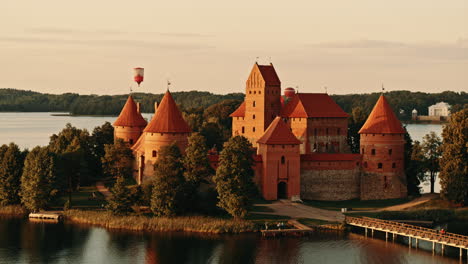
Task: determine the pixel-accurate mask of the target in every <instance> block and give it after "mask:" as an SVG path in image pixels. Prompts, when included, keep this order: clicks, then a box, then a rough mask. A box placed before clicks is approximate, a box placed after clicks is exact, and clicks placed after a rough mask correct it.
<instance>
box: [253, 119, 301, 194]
mask: <svg viewBox="0 0 468 264" xmlns="http://www.w3.org/2000/svg"><path fill="white" fill-rule="evenodd" d="M300 144H301V141H299V140H298V139H297V138H296V137H295V136H294V134H293V133H292V132H291V130H290V128H289V127H288V125H287V124H286V123H284V122H283V120H282V119H281V118H280V117H276V118H275V119H274V120H273V122H272V123H271V124H270V126H269V127H268V128H267V130H266V131H265V133H264V134H263V136H262V137H261V138H260V139H259V140H258V148H257V154H258V155H261V156H262V166H263V168H262V169H263V170H262V179H261V181H260V188H261V193H262V196H263V198H264V199H265V200H276V199H286V198H288V199H291V198H292V199H299V196H300V191H301V183H300V177H301V176H300V163H301V159H300V153H299V145H300Z"/></svg>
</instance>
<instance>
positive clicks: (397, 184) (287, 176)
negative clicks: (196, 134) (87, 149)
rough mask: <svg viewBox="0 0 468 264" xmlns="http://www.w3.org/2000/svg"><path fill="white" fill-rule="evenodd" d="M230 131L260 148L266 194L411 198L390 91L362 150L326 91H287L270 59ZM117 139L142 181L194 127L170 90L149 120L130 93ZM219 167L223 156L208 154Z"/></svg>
mask: <svg viewBox="0 0 468 264" xmlns="http://www.w3.org/2000/svg"><path fill="white" fill-rule="evenodd" d="M231 117H232V135H233V136H236V135H241V136H244V137H246V138H247V139H248V140H249V141H250V142H251V143H252V145H253V146H254V147H255V148H256V155H255V157H254V160H255V165H254V169H255V177H254V181H255V182H256V184H257V186H258V187H259V190H260V192H261V194H262V195H263V197H264V198H265V199H266V200H276V199H280V198H288V199H293V200H295V199H311V200H349V199H362V200H374V199H392V198H402V197H406V195H407V190H406V177H405V174H404V144H405V141H404V134H405V130H404V129H403V127H402V125H401V123H400V121H399V120H398V119H397V117H396V116H395V114H394V113H393V111H392V109H391V107H390V105H389V104H388V102H387V100H386V98H385V96H384V95H381V96H380V98H379V99H378V101H377V103H376V105H375V106H374V109H373V110H372V112H371V114H370V115H369V117H368V119H367V121H366V123H365V124H364V126H363V127H362V128H361V130H360V131H359V134H360V137H361V145H360V150H361V152H360V153H359V154H353V153H351V152H350V150H349V147H348V145H347V132H348V115H347V114H346V113H345V112H344V111H343V110H342V109H341V108H340V107H339V106H338V105H337V104H336V103H335V102H334V101H333V99H332V98H331V97H330V96H328V94H324V93H296V91H294V89H293V88H287V89H285V91H284V95H282V92H281V81H280V79H279V77H278V75H277V73H276V70H275V68H274V67H273V65H272V64H270V65H258V64H257V63H255V64H254V66H253V68H252V70H251V72H250V75H249V77H248V79H247V81H246V91H245V100H244V102H243V103H242V104H241V105H240V106H239V108H238V109H237V110H236V111H234V112H233V113H232V114H231ZM114 127H115V138H121V139H123V140H124V141H126V142H128V143H129V144H130V145H131V146H132V147H131V148H132V150H133V152H134V155H135V160H136V161H135V178H136V180H137V182H138V183H142V182H144V181H145V180H147V179H149V178H151V177H153V164H154V162H155V161H156V160H157V158H158V156H157V153H158V151H159V149H160V148H161V147H162V146H165V145H168V144H171V143H172V142H176V143H177V145H178V146H179V148H180V149H181V151H182V153H184V151H185V148H186V147H187V138H188V136H189V135H190V132H191V130H190V127H189V126H188V125H187V123H186V122H185V120H184V119H183V117H182V114H181V113H180V111H179V109H178V108H177V105H176V104H175V102H174V99H173V98H172V96H171V94H170V92H169V91H167V92H166V94H165V95H164V97H163V99H162V101H161V103H160V104H159V106H157V107H155V114H154V116H153V118H152V120H151V121H150V122H149V123H148V124H146V121H145V120H144V119H143V118H142V116H141V113H140V111H139V106H138V104H136V103H135V102H134V100H133V98H132V97H131V96H129V98H128V100H127V102H126V103H125V106H124V108H123V110H122V112H121V114H120V115H119V117H118V119H117V120H116V121H115V123H114ZM210 160H211V162H212V165H213V166H214V167H216V166H217V161H218V156H217V155H210Z"/></svg>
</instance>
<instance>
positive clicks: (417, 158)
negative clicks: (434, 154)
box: [404, 128, 424, 195]
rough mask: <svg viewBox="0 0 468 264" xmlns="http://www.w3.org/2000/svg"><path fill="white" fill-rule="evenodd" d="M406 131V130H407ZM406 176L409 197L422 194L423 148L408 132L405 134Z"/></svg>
mask: <svg viewBox="0 0 468 264" xmlns="http://www.w3.org/2000/svg"><path fill="white" fill-rule="evenodd" d="M405 130H406V128H405ZM404 159H405V160H404V161H405V175H406V187H407V189H408V194H409V195H419V194H420V187H419V185H420V183H421V182H420V181H421V180H424V167H423V165H422V164H423V159H424V155H423V153H422V148H421V145H420V143H419V141H414V142H413V140H412V139H411V136H410V135H409V133H408V131H406V133H405V152H404Z"/></svg>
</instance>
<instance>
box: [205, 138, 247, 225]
mask: <svg viewBox="0 0 468 264" xmlns="http://www.w3.org/2000/svg"><path fill="white" fill-rule="evenodd" d="M252 155H253V151H252V145H251V144H250V142H249V141H248V140H247V139H246V138H245V137H243V136H235V137H233V138H231V139H230V140H229V141H228V142H226V143H225V144H224V149H223V151H221V154H220V157H219V167H218V169H217V170H216V175H215V176H214V177H213V181H214V182H215V184H216V191H217V192H218V199H219V202H218V206H219V207H221V208H223V209H224V210H226V211H227V212H228V213H229V214H230V215H232V216H233V217H234V218H243V217H245V215H246V214H247V208H248V206H249V205H250V203H251V198H252V196H253V195H254V192H255V184H254V183H253V177H254V171H253V169H252V166H253V164H254V161H253V157H252Z"/></svg>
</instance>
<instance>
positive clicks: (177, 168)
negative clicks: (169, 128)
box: [151, 143, 186, 216]
mask: <svg viewBox="0 0 468 264" xmlns="http://www.w3.org/2000/svg"><path fill="white" fill-rule="evenodd" d="M184 190H185V178H184V166H183V164H182V154H181V153H180V150H179V147H177V145H176V144H175V143H173V144H171V145H169V146H164V147H162V148H161V149H160V150H159V153H158V159H157V161H156V162H155V163H154V180H153V193H152V196H151V211H153V213H154V214H155V215H156V216H174V215H177V214H179V213H181V212H182V211H183V210H184V209H185V205H186V203H185V194H184Z"/></svg>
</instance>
